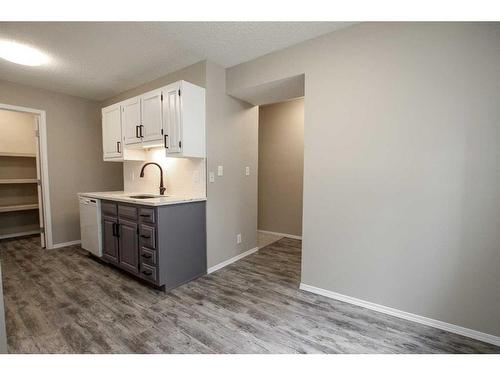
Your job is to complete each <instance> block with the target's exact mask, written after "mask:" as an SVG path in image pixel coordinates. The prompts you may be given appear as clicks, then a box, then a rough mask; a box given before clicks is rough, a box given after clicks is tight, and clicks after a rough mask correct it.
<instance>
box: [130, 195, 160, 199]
mask: <svg viewBox="0 0 500 375" xmlns="http://www.w3.org/2000/svg"><path fill="white" fill-rule="evenodd" d="M164 196H165V195H152V194H140V195H129V196H128V197H129V198H134V199H148V198H160V197H164Z"/></svg>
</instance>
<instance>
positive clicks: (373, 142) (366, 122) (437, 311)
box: [227, 23, 500, 336]
mask: <svg viewBox="0 0 500 375" xmlns="http://www.w3.org/2000/svg"><path fill="white" fill-rule="evenodd" d="M301 73H305V77H306V80H305V125H304V126H305V134H304V138H305V139H304V143H305V154H304V217H303V238H304V240H303V253H302V282H303V283H306V284H309V285H313V286H316V287H319V288H324V289H327V290H330V291H334V292H338V293H342V294H345V295H349V296H352V297H357V298H361V299H363V300H367V301H371V302H375V303H379V304H382V305H386V306H390V307H393V308H397V309H401V310H404V311H408V312H412V313H415V314H418V315H423V316H426V317H429V318H434V319H438V320H441V321H445V322H448V323H452V324H457V325H460V326H464V327H468V328H471V329H475V330H479V331H483V332H486V333H490V334H493V335H497V336H499V335H500V319H498V317H499V316H500V298H498V296H499V294H498V293H499V290H500V272H499V269H500V231H499V228H500V189H499V186H500V168H499V165H500V126H499V122H498V119H499V118H500V105H499V102H500V24H498V23H365V24H359V25H355V26H352V27H349V28H346V29H344V30H340V31H338V32H335V33H332V34H329V35H326V36H323V37H320V38H317V39H314V40H311V41H308V42H305V43H302V44H299V45H297V46H294V47H291V48H288V49H286V50H282V51H279V52H276V53H272V54H269V55H266V56H264V57H262V58H259V59H256V60H254V61H251V62H248V63H245V64H242V65H239V66H236V67H233V68H231V69H229V70H228V82H227V83H228V91H229V92H232V91H237V90H240V89H241V88H244V87H253V86H257V85H259V84H262V83H265V82H268V81H272V80H275V79H280V78H284V77H287V76H294V75H297V74H301Z"/></svg>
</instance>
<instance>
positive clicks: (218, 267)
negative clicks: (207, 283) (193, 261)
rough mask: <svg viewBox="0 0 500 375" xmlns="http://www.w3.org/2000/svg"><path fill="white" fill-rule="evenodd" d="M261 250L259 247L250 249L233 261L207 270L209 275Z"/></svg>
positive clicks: (230, 260) (227, 261) (233, 258)
mask: <svg viewBox="0 0 500 375" xmlns="http://www.w3.org/2000/svg"><path fill="white" fill-rule="evenodd" d="M258 250H259V248H258V247H254V248H253V249H250V250H247V251H245V252H244V253H241V254H238V255H236V256H235V257H232V258H231V259H228V260H225V261H224V262H221V263H219V264H216V265H215V266H213V267H210V268H209V269H208V270H207V274H208V273H212V272H215V271H217V270H220V269H221V268H222V267H226V266H227V265H229V264H231V263H234V262H236V261H237V260H240V259H241V258H244V257H246V256H248V255H250V254H253V253H255V252H256V251H258Z"/></svg>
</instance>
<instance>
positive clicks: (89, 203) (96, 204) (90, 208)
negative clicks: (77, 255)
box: [80, 197, 102, 257]
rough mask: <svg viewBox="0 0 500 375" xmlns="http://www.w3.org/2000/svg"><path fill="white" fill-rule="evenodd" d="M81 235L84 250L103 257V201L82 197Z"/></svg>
mask: <svg viewBox="0 0 500 375" xmlns="http://www.w3.org/2000/svg"><path fill="white" fill-rule="evenodd" d="M80 234H81V238H82V248H83V249H85V250H87V251H89V252H90V253H92V254H94V255H95V256H97V257H102V225H101V201H100V200H99V199H95V198H88V197H80Z"/></svg>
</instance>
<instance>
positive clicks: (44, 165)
mask: <svg viewBox="0 0 500 375" xmlns="http://www.w3.org/2000/svg"><path fill="white" fill-rule="evenodd" d="M0 109H5V110H7V111H16V112H24V113H32V114H34V115H37V116H39V119H40V121H39V127H38V132H39V137H40V167H41V171H40V175H41V180H42V181H41V182H42V194H43V202H44V205H43V215H44V229H45V245H46V247H47V249H52V248H53V246H54V244H53V243H52V220H51V217H52V216H51V213H50V190H49V164H48V158H47V123H46V116H45V111H43V110H41V109H34V108H28V107H20V106H17V105H10V104H3V103H0Z"/></svg>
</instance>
